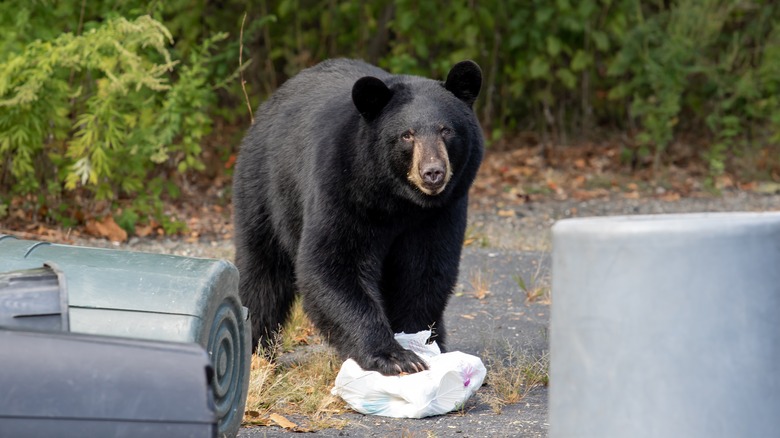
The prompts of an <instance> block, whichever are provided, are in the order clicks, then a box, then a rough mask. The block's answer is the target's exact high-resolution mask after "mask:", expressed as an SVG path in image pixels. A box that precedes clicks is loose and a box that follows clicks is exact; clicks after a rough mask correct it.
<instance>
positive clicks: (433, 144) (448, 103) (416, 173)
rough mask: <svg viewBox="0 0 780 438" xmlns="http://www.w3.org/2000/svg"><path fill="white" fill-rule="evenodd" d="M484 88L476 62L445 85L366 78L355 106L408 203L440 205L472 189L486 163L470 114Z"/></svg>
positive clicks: (458, 68)
mask: <svg viewBox="0 0 780 438" xmlns="http://www.w3.org/2000/svg"><path fill="white" fill-rule="evenodd" d="M481 85H482V72H481V70H480V68H479V66H478V65H477V64H476V63H474V62H473V61H463V62H460V63H458V64H456V65H455V66H454V67H452V69H451V70H450V72H449V74H448V75H447V79H446V80H445V81H444V82H440V81H434V80H430V79H424V78H420V77H416V76H403V75H402V76H390V75H388V76H387V77H385V78H383V79H379V78H376V77H372V76H367V77H363V78H361V79H359V80H358V81H357V82H355V84H354V86H353V88H352V101H353V103H354V105H355V107H356V108H357V110H358V112H359V113H360V114H361V116H362V118H363V119H364V121H365V123H366V124H367V125H368V126H370V127H371V129H372V130H373V132H375V133H376V136H377V138H378V144H379V145H380V147H381V148H382V151H374V152H379V153H381V152H384V153H385V154H386V155H385V156H386V157H387V161H389V170H390V171H391V173H392V177H394V178H395V179H397V180H400V183H401V184H400V187H401V191H402V192H404V193H405V197H407V198H411V199H412V200H414V201H417V203H418V204H422V205H430V204H431V203H433V204H436V203H437V202H435V200H436V199H437V198H445V197H446V196H447V195H448V194H449V193H452V192H453V191H454V190H456V187H458V186H459V187H460V188H461V190H464V187H465V190H467V189H468V186H470V184H471V182H472V180H473V179H474V176H475V174H476V170H477V168H478V167H479V163H480V162H481V160H482V149H483V146H482V131H481V129H480V127H479V123H478V122H477V119H476V116H475V115H474V112H473V110H472V105H473V104H474V101H475V100H476V99H477V96H478V95H479V90H480V87H481Z"/></svg>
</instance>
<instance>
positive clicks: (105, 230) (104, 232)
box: [85, 216, 127, 242]
mask: <svg viewBox="0 0 780 438" xmlns="http://www.w3.org/2000/svg"><path fill="white" fill-rule="evenodd" d="M85 228H86V231H87V233H89V234H92V235H93V236H98V237H105V238H108V239H109V240H110V241H112V242H124V241H126V240H127V231H125V230H123V229H122V227H120V226H119V225H117V223H116V222H114V218H113V217H111V216H106V217H105V218H104V219H103V220H102V221H101V222H98V221H96V220H94V219H91V220H89V221H87V225H86V227H85Z"/></svg>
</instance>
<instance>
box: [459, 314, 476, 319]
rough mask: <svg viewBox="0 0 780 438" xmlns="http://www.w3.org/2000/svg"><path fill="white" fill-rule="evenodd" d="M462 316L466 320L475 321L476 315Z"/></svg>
mask: <svg viewBox="0 0 780 438" xmlns="http://www.w3.org/2000/svg"><path fill="white" fill-rule="evenodd" d="M460 316H461V317H463V318H466V319H474V315H465V314H464V315H460Z"/></svg>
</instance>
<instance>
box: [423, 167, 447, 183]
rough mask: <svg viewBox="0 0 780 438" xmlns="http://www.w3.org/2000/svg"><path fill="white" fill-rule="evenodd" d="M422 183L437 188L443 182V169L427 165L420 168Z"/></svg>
mask: <svg viewBox="0 0 780 438" xmlns="http://www.w3.org/2000/svg"><path fill="white" fill-rule="evenodd" d="M422 177H423V183H424V184H426V185H429V186H434V187H435V186H439V185H441V183H442V182H444V167H443V166H442V165H440V164H428V165H426V166H425V167H423V168H422Z"/></svg>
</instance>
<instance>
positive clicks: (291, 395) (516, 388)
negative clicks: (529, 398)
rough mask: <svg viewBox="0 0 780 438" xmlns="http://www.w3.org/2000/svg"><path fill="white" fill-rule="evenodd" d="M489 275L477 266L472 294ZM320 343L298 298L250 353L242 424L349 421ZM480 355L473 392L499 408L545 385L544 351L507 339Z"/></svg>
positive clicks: (315, 426)
mask: <svg viewBox="0 0 780 438" xmlns="http://www.w3.org/2000/svg"><path fill="white" fill-rule="evenodd" d="M490 275H492V274H485V273H484V272H482V271H475V273H474V274H473V276H472V280H473V282H474V283H473V285H474V286H475V287H474V290H475V292H474V296H475V297H477V298H480V296H482V297H484V296H485V295H486V294H487V293H489V291H488V290H487V285H489V284H490V279H489V278H488V277H489V276H490ZM322 343H323V342H322V339H321V338H320V337H319V336H318V335H317V333H316V330H315V329H314V327H313V325H312V324H311V322H310V321H309V319H308V318H307V317H306V315H305V314H304V312H303V309H302V306H301V305H300V303H296V305H295V306H294V309H293V313H292V315H291V318H290V320H289V322H288V323H287V325H286V326H285V328H284V330H283V331H282V334H281V336H280V337H279V338H278V339H277V340H276V342H275V343H274V346H273V347H272V348H273V351H266V352H261V354H260V355H255V356H253V357H252V371H251V375H250V380H249V390H248V395H247V404H246V410H245V415H244V425H263V426H269V425H276V426H280V427H283V428H286V429H288V430H291V431H296V432H312V431H317V430H320V429H327V428H337V429H341V428H343V427H344V426H346V424H347V421H346V420H343V419H338V418H337V416H338V415H339V414H342V413H344V412H346V411H348V407H347V406H346V404H345V403H344V402H343V401H342V400H341V399H339V398H338V397H335V396H333V395H331V393H330V390H331V388H332V386H333V382H334V381H335V379H336V374H338V371H339V368H340V367H341V360H340V359H339V358H338V356H337V355H336V354H335V352H334V351H333V350H332V349H330V348H317V347H316V346H317V344H322ZM307 345H309V346H312V347H313V348H311V349H310V351H309V352H308V353H307V354H305V355H304V356H302V357H303V359H302V360H298V361H294V362H293V361H289V360H285V358H286V357H287V356H289V353H290V352H291V351H293V350H295V349H296V348H297V349H300V348H301V347H305V346H307ZM482 359H483V361H484V363H485V366H486V367H487V370H488V372H487V382H486V385H485V387H483V388H482V389H481V390H480V391H479V392H478V393H477V397H479V401H481V402H483V403H486V404H487V405H489V406H490V407H491V408H492V409H493V411H494V412H496V413H497V414H499V413H501V409H502V408H503V406H506V405H508V404H512V403H517V402H519V401H520V400H522V398H523V397H525V395H526V394H528V391H530V390H531V389H532V388H534V387H536V386H539V385H547V382H548V368H549V357H548V355H547V354H544V355H541V356H538V357H532V356H529V355H525V354H520V353H518V352H517V351H516V350H515V349H514V348H513V347H512V346H511V345H510V344H509V343H508V342H507V343H506V345H504V346H503V347H501V348H494V349H492V350H488V351H486V353H485V354H484V355H483V357H482ZM414 436H418V435H414ZM428 436H431V435H428Z"/></svg>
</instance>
